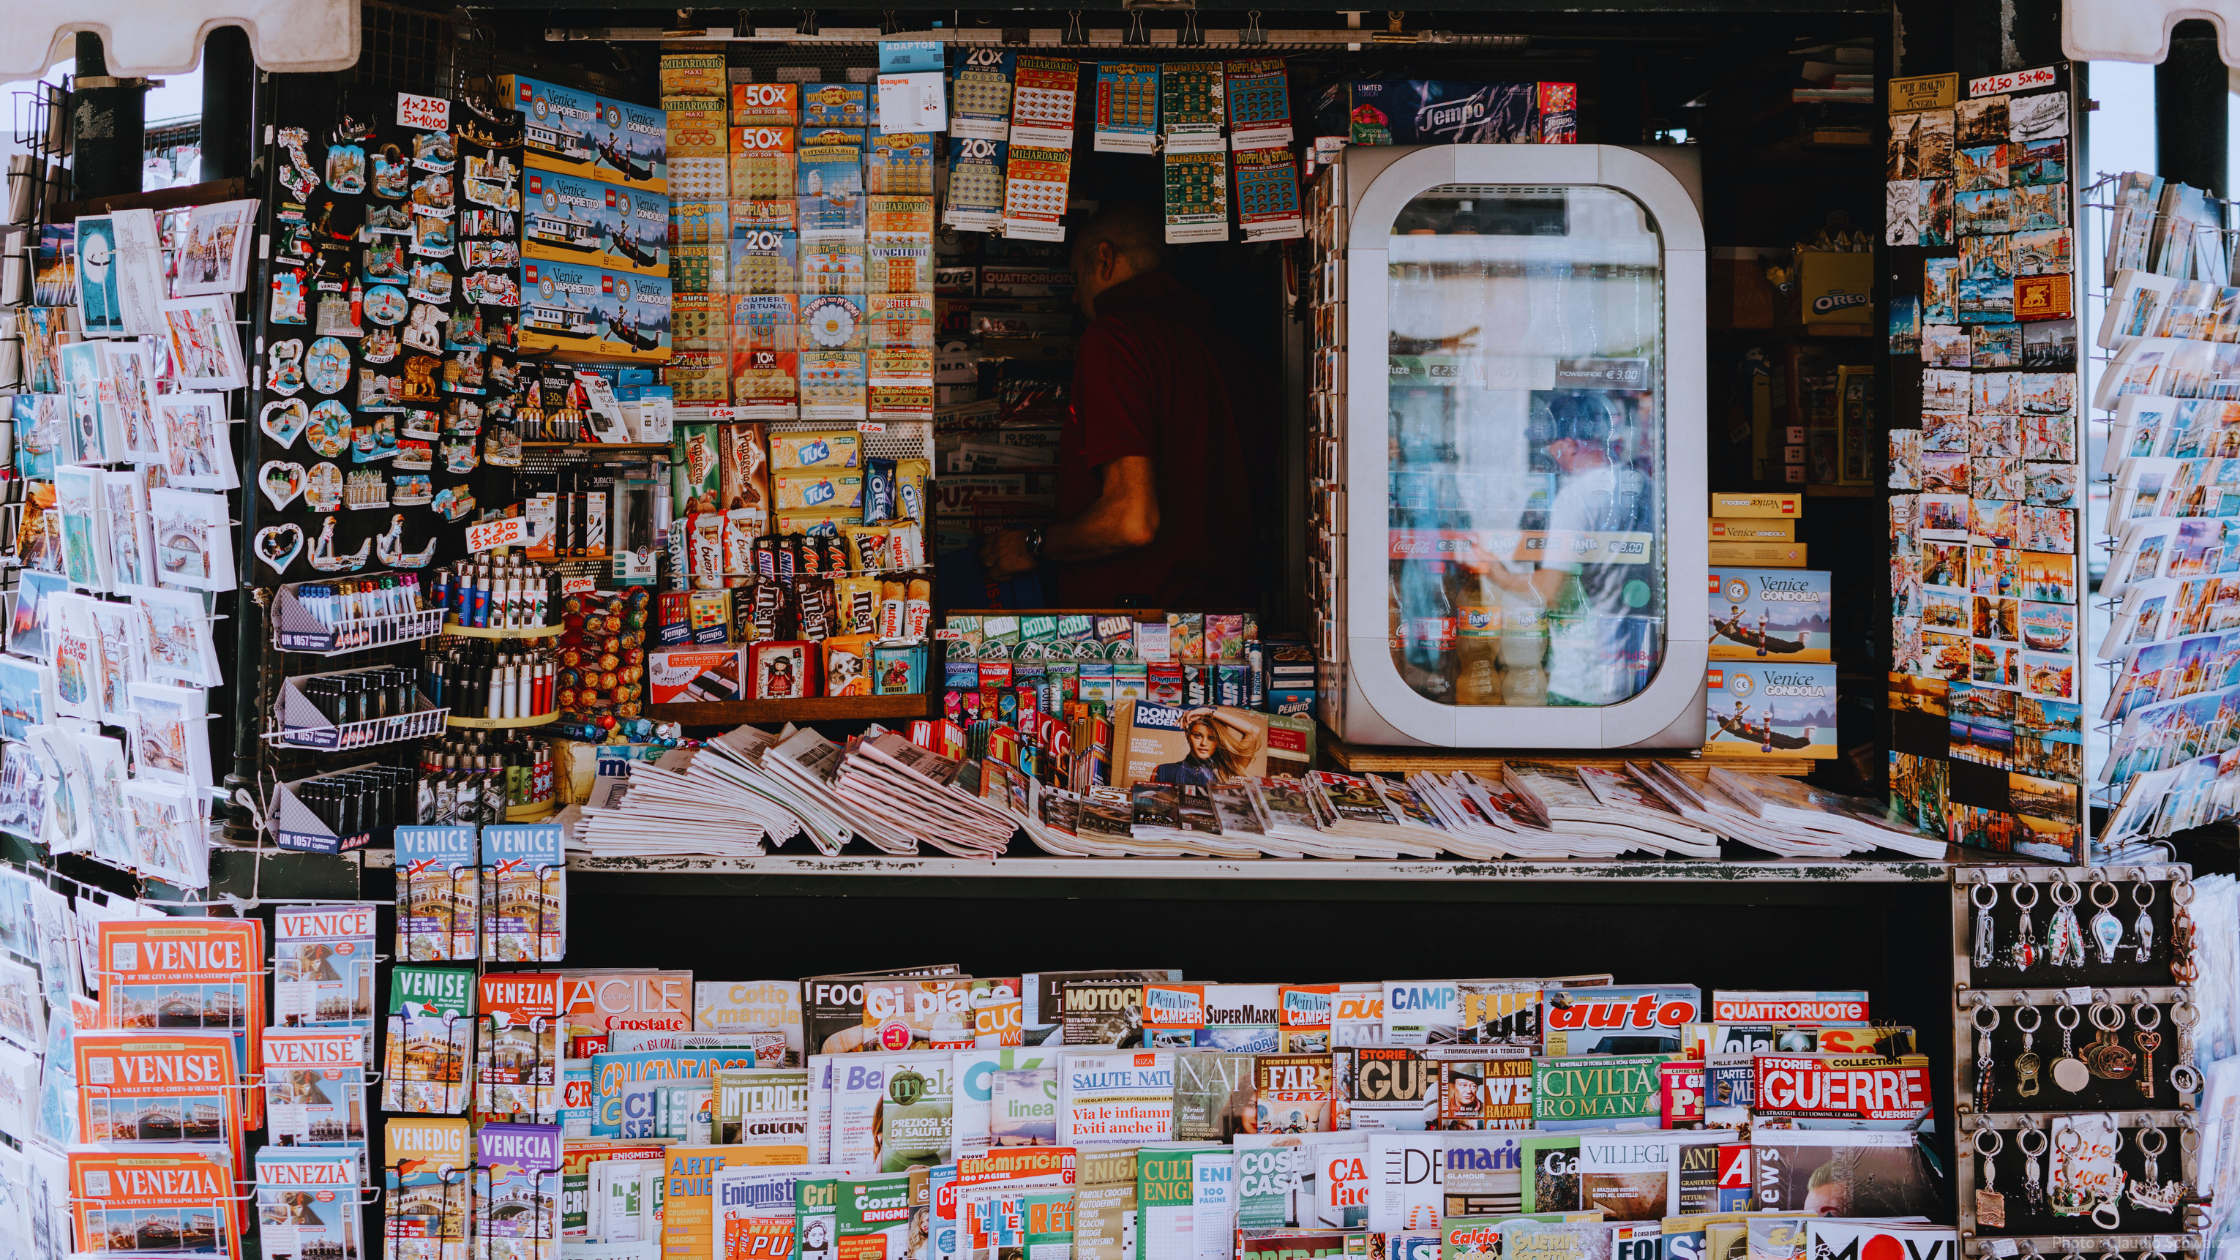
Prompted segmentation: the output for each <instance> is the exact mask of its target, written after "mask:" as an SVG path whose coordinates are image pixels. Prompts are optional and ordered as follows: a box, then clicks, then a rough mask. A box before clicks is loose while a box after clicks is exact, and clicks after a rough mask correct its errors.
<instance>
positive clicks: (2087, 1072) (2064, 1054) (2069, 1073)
mask: <svg viewBox="0 0 2240 1260" xmlns="http://www.w3.org/2000/svg"><path fill="white" fill-rule="evenodd" d="M2064 1015H2066V1016H2068V1018H2067V1019H2063V1018H2062V1016H2064ZM2083 1022H2084V1015H2083V1014H2082V1013H2081V1012H2079V1011H2078V1010H2077V1007H2076V1003H2074V1002H2071V1001H2070V1000H2069V998H2068V996H2067V995H2066V994H2064V995H2061V1005H2060V1006H2058V1007H2056V1008H2054V1012H2053V1023H2054V1026H2055V1027H2057V1028H2059V1029H2060V1030H2061V1056H2060V1057H2059V1058H2057V1059H2055V1060H2054V1061H2053V1083H2054V1084H2056V1085H2059V1086H2060V1087H2061V1088H2063V1089H2065V1090H2067V1091H2069V1092H2070V1093H2072V1094H2074V1093H2076V1092H2077V1091H2078V1090H2080V1089H2083V1088H2084V1087H2085V1086H2086V1085H2087V1084H2089V1083H2091V1081H2092V1070H2091V1069H2090V1068H2087V1067H2086V1066H2085V1065H2084V1061H2083V1060H2081V1059H2079V1058H2077V1056H2076V1054H2075V1046H2074V1043H2073V1039H2072V1036H2071V1034H2073V1033H2075V1032H2076V1030H2077V1025H2079V1024H2081V1023H2083Z"/></svg>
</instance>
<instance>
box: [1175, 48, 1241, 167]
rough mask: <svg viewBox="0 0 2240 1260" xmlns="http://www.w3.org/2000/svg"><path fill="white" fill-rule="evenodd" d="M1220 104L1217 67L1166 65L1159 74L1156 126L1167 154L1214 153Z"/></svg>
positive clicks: (1222, 113)
mask: <svg viewBox="0 0 2240 1260" xmlns="http://www.w3.org/2000/svg"><path fill="white" fill-rule="evenodd" d="M1227 118H1228V109H1227V106H1226V105H1225V104H1224V103H1223V97H1222V83H1221V63H1220V62H1218V61H1184V62H1169V63H1168V64H1166V65H1165V66H1163V67H1161V68H1160V70H1159V125H1160V126H1161V127H1163V128H1165V130H1166V134H1167V152H1169V153H1218V152H1220V151H1221V124H1222V123H1223V122H1224V121H1226V120H1227Z"/></svg>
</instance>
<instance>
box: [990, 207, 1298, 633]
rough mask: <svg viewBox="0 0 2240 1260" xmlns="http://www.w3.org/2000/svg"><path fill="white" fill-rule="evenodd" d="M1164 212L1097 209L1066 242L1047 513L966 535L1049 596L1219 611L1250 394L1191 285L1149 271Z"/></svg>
mask: <svg viewBox="0 0 2240 1260" xmlns="http://www.w3.org/2000/svg"><path fill="white" fill-rule="evenodd" d="M1163 234H1164V220H1163V219H1162V218H1161V216H1160V214H1159V213H1158V211H1156V210H1154V209H1151V208H1150V207H1147V206H1143V205H1138V204H1133V203H1115V204H1109V205H1107V206H1105V207H1104V208H1103V209H1102V210H1100V211H1099V212H1098V213H1097V214H1096V216H1095V217H1093V218H1091V219H1090V220H1089V222H1088V223H1087V224H1085V225H1083V226H1082V227H1081V228H1080V229H1079V231H1078V233H1077V235H1076V236H1075V239H1074V246H1073V275H1074V291H1073V300H1074V302H1075V303H1076V304H1077V305H1079V306H1080V307H1081V309H1082V311H1083V313H1085V314H1087V315H1088V316H1089V318H1090V321H1091V322H1090V324H1089V331H1088V332H1087V333H1085V334H1083V336H1082V338H1081V347H1080V350H1079V351H1078V352H1077V354H1076V356H1075V358H1074V367H1073V417H1072V419H1071V420H1070V421H1069V422H1068V423H1067V425H1066V427H1065V430H1064V432H1063V433H1062V434H1061V435H1060V436H1059V439H1058V486H1057V497H1058V512H1059V519H1058V520H1057V521H1055V522H1053V523H1052V524H1051V525H1049V526H1048V527H1047V528H1044V529H1037V530H1017V529H1007V530H1003V531H1000V532H998V533H995V534H991V535H990V536H988V538H986V539H985V540H984V541H983V542H982V544H981V548H980V555H981V562H982V563H983V564H984V565H985V566H986V568H987V573H988V577H989V578H990V579H991V580H996V581H1000V580H1003V579H1005V578H1010V577H1015V576H1017V575H1019V574H1021V573H1025V572H1027V571H1028V570H1030V569H1041V570H1043V572H1044V593H1045V596H1046V598H1047V599H1048V600H1049V603H1050V606H1051V607H1054V608H1183V609H1189V608H1207V607H1214V608H1221V607H1236V606H1239V605H1244V604H1250V603H1253V602H1254V595H1255V593H1256V591H1255V585H1254V583H1255V580H1256V575H1255V571H1254V569H1253V567H1252V563H1251V551H1252V548H1253V517H1252V486H1251V481H1250V479H1249V477H1248V476H1247V472H1246V466H1245V452H1246V451H1247V450H1248V449H1251V445H1252V443H1254V442H1255V441H1257V440H1258V439H1259V436H1260V429H1259V425H1258V423H1257V417H1258V414H1259V402H1260V398H1261V397H1262V396H1263V394H1264V391H1261V390H1258V389H1256V388H1255V387H1254V386H1253V385H1252V384H1251V383H1250V379H1249V369H1248V367H1247V365H1246V364H1245V362H1244V360H1243V356H1242V354H1241V352H1240V351H1239V350H1238V349H1237V347H1236V346H1235V344H1234V343H1232V342H1231V341H1230V340H1229V339H1228V338H1227V337H1226V336H1224V335H1223V334H1222V333H1221V331H1220V330H1219V329H1218V328H1216V327H1215V326H1214V322H1213V315H1212V312H1211V311H1210V310H1209V309H1208V308H1207V306H1206V304H1205V302H1204V301H1203V300H1202V299H1200V298H1199V297H1198V296H1197V295H1196V294H1195V293H1192V292H1191V291H1190V290H1189V289H1187V288H1185V287H1183V285H1182V284H1181V282H1180V281H1177V280H1176V279H1175V278H1174V277H1173V276H1171V275H1168V274H1167V272H1166V271H1165V270H1164V269H1163V264H1164V262H1165V254H1166V246H1165V242H1164V240H1163Z"/></svg>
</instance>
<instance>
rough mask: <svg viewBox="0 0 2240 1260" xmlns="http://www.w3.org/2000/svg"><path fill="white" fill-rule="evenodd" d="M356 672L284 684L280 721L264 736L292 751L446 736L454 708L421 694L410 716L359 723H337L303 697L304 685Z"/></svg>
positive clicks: (277, 711) (276, 709)
mask: <svg viewBox="0 0 2240 1260" xmlns="http://www.w3.org/2000/svg"><path fill="white" fill-rule="evenodd" d="M354 672H356V671H354V670H335V671H333V673H332V674H306V675H304V676H302V677H300V678H290V679H288V680H286V681H285V682H283V683H281V684H280V700H279V703H278V704H277V705H275V706H274V716H275V718H277V719H278V721H277V722H276V724H275V725H274V726H273V728H272V729H269V730H267V731H266V732H265V735H264V737H265V738H266V739H268V740H270V741H272V742H273V743H275V744H284V745H286V746H288V747H290V748H324V749H337V748H371V747H374V746H375V745H378V744H395V743H400V742H402V741H404V740H408V739H428V738H430V737H432V736H436V735H441V734H442V733H443V720H444V718H445V717H447V716H449V715H450V713H451V710H450V709H447V708H439V707H437V706H436V705H433V704H430V703H428V698H427V697H426V696H423V695H421V694H420V693H419V692H417V691H416V692H414V693H413V695H412V699H413V704H414V708H413V711H412V712H410V713H392V714H389V715H387V716H385V717H376V718H365V719H363V720H361V721H356V722H333V721H330V720H328V718H327V715H326V714H324V713H321V712H320V711H319V706H317V705H315V704H313V703H311V698H310V697H309V696H306V695H305V694H303V690H302V684H304V683H306V682H309V681H310V680H311V679H314V678H327V677H332V676H333V675H334V674H348V673H354Z"/></svg>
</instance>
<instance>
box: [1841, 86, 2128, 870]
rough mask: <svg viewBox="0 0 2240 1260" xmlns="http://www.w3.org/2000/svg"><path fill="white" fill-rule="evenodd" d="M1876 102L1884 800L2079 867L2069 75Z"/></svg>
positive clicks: (1909, 91) (1919, 819)
mask: <svg viewBox="0 0 2240 1260" xmlns="http://www.w3.org/2000/svg"><path fill="white" fill-rule="evenodd" d="M2024 85H2026V86H2024ZM1889 99H1890V100H1891V102H1892V104H1891V106H1890V108H1891V115H1890V130H1889V160H1888V171H1887V178H1888V183H1887V185H1886V188H1887V193H1888V198H1887V214H1886V216H1885V219H1884V237H1883V239H1884V243H1885V245H1886V246H1887V249H1886V251H1885V256H1886V257H1887V258H1888V260H1889V285H1890V289H1889V293H1890V299H1889V301H1890V316H1889V351H1890V387H1889V389H1888V391H1887V395H1886V396H1887V397H1888V398H1889V399H1890V413H1889V414H1890V435H1889V441H1890V458H1889V465H1888V478H1887V483H1886V484H1887V486H1888V488H1889V490H1890V491H1891V492H1892V493H1891V495H1890V498H1889V526H1890V566H1891V570H1890V593H1891V656H1890V687H1889V710H1890V754H1889V756H1890V766H1889V775H1890V799H1891V804H1892V805H1893V806H1894V807H1895V808H1896V809H1897V810H1898V812H1899V813H1901V814H1903V815H1904V816H1905V817H1906V819H1907V820H1908V821H1910V822H1912V823H1913V824H1914V825H1915V826H1916V827H1919V828H1920V829H1921V830H1922V831H1925V832H1928V833H1930V834H1932V835H1943V836H1945V837H1946V838H1947V839H1948V840H1950V841H1951V842H1952V843H1954V844H1962V845H1968V846H1971V847H1976V848H1987V849H1996V850H1999V851H2003V852H2014V853H2022V854H2027V855H2029V856H2032V857H2042V858H2048V859H2051V860H2054V861H2061V862H2079V863H2081V862H2084V861H2085V860H2086V828H2085V814H2084V809H2085V802H2084V792H2083V784H2084V773H2085V768H2084V757H2083V719H2084V715H2083V709H2082V705H2081V703H2080V701H2081V699H2082V695H2081V690H2080V689H2081V686H2082V682H2081V679H2082V674H2083V656H2082V651H2083V649H2082V641H2083V639H2084V637H2085V636H2084V626H2083V618H2082V611H2083V610H2082V607H2081V601H2080V598H2079V592H2080V591H2081V590H2082V589H2083V583H2084V580H2085V574H2084V571H2083V566H2082V565H2081V564H2080V563H2079V559H2080V557H2079V554H2078V545H2077V536H2078V529H2077V523H2078V522H2077V518H2078V511H2079V508H2080V507H2081V505H2082V500H2081V497H2080V496H2081V490H2080V481H2081V471H2082V465H2081V463H2080V458H2079V457H2080V454H2081V452H2082V450H2083V447H2084V444H2083V442H2082V441H2081V439H2080V437H2079V434H2078V420H2077V405H2078V402H2077V397H2076V395H2077V392H2078V390H2077V357H2076V356H2077V325H2076V318H2075V311H2074V309H2073V301H2072V298H2071V294H2072V292H2073V290H2074V272H2075V262H2074V256H2075V251H2074V249H2073V248H2072V244H2071V243H2072V240H2073V228H2072V225H2073V224H2074V222H2075V221H2076V216H2075V213H2074V204H2075V201H2076V196H2075V191H2074V190H2075V185H2074V183H2073V182H2072V180H2071V170H2070V166H2069V154H2070V151H2071V147H2072V142H2073V138H2074V137H2075V136H2076V135H2077V134H2078V130H2077V127H2076V125H2075V122H2074V120H2075V118H2076V117H2077V116H2078V115H2077V105H2078V102H2077V101H2076V99H2075V93H2074V92H2072V91H2071V80H2070V68H2069V66H2068V65H2066V64H2058V65H2054V66H2050V67H2046V68H2043V69H2039V70H2032V71H2028V72H2022V73H2016V74H2010V75H1993V76H1990V77H1988V78H1983V79H1976V80H1972V81H1961V80H1960V79H1959V78H1958V77H1957V76H1955V75H1934V76H1927V77H1925V78H1922V79H1910V80H1896V81H1893V82H1892V84H1891V91H1890V95H1889ZM1924 105H1926V106H1928V107H1927V108H1924V107H1923V106H1924Z"/></svg>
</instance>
